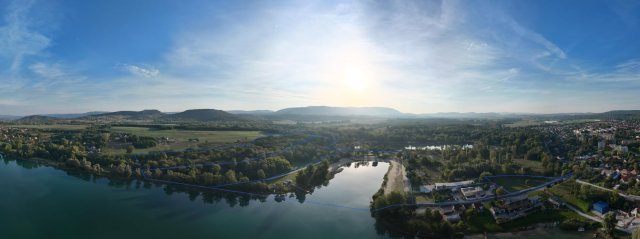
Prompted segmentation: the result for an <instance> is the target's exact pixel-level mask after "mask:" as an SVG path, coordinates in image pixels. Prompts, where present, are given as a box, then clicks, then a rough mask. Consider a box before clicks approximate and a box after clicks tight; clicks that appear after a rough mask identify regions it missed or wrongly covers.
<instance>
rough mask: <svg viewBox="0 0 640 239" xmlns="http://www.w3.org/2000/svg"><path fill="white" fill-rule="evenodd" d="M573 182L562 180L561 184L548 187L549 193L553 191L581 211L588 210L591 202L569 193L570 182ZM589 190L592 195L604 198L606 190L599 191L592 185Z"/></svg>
mask: <svg viewBox="0 0 640 239" xmlns="http://www.w3.org/2000/svg"><path fill="white" fill-rule="evenodd" d="M574 183H575V182H571V181H566V182H563V183H561V184H557V185H555V186H553V187H551V188H550V189H549V191H550V192H551V193H553V194H554V195H557V196H559V197H560V198H562V200H564V201H565V202H567V203H569V204H571V205H574V206H576V207H577V208H579V209H580V210H582V211H583V212H589V211H590V210H589V209H590V207H591V203H590V202H587V201H584V200H582V199H579V198H577V197H576V196H574V195H572V194H571V187H572V184H574ZM591 192H592V194H593V195H594V197H601V198H606V197H607V195H606V194H607V192H605V191H601V190H598V189H596V188H594V187H591Z"/></svg>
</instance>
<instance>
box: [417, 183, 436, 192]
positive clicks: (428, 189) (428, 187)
mask: <svg viewBox="0 0 640 239" xmlns="http://www.w3.org/2000/svg"><path fill="white" fill-rule="evenodd" d="M433 189H435V186H434V185H423V186H420V192H421V193H431V191H433Z"/></svg>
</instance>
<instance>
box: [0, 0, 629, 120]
mask: <svg viewBox="0 0 640 239" xmlns="http://www.w3.org/2000/svg"><path fill="white" fill-rule="evenodd" d="M308 105H329V106H384V107H392V108H395V109H398V110H400V111H402V112H409V113H432V112H529V113H558V112H603V111H608V110H618V109H640V1H633V0H630V1H609V0H607V1H596V0H592V1H582V0H562V1H556V0H535V1H527V0H523V1H503V0H495V1H410V0H402V1H400V0H399V1H393V0H385V1H370V0H367V1H332V0H323V1H314V0H308V1H269V0H263V1H208V0H203V1H199V0H110V1H97V0H91V1H87V0H46V1H45V0H16V1H12V0H0V115H28V114H44V113H79V112H87V111H116V110H142V109H159V110H161V111H169V112H175V111H182V110H186V109H194V108H214V109H223V110H257V109H268V110H278V109H282V108H287V107H298V106H308Z"/></svg>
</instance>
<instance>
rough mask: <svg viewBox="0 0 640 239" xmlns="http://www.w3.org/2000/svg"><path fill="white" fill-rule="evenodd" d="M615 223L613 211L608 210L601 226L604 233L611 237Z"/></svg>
mask: <svg viewBox="0 0 640 239" xmlns="http://www.w3.org/2000/svg"><path fill="white" fill-rule="evenodd" d="M616 223H618V219H616V215H615V214H614V213H613V212H609V213H607V214H606V215H605V216H604V220H603V223H602V227H603V229H604V231H605V233H606V234H607V235H608V236H610V237H611V238H613V231H614V230H615V228H616Z"/></svg>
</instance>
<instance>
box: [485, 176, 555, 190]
mask: <svg viewBox="0 0 640 239" xmlns="http://www.w3.org/2000/svg"><path fill="white" fill-rule="evenodd" d="M491 181H493V182H494V183H496V184H498V185H500V186H502V187H504V189H506V190H507V191H509V192H516V191H520V190H523V189H527V188H530V187H534V186H538V185H540V184H543V183H545V182H547V181H549V180H548V179H543V178H532V177H526V176H523V177H499V178H491Z"/></svg>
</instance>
